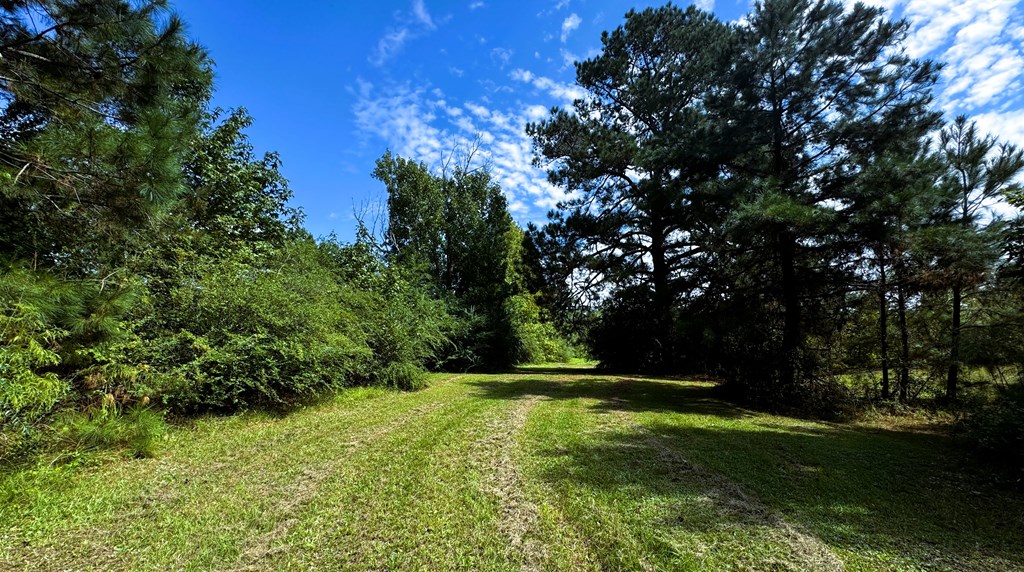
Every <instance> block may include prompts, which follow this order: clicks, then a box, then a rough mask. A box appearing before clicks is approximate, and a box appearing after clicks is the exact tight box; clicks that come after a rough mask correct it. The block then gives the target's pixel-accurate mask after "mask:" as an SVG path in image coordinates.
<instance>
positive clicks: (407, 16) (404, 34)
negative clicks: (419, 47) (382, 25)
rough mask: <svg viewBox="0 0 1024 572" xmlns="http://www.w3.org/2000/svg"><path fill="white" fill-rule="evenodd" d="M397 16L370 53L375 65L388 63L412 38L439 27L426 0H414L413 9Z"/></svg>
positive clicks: (371, 60) (372, 62) (371, 61)
mask: <svg viewBox="0 0 1024 572" xmlns="http://www.w3.org/2000/svg"><path fill="white" fill-rule="evenodd" d="M395 18H396V20H397V23H396V25H395V26H393V27H391V28H389V29H388V31H387V32H385V33H384V35H383V36H382V37H381V38H380V40H378V41H377V47H376V49H374V51H373V54H371V55H370V58H369V60H370V63H371V64H373V65H375V66H382V65H384V64H385V63H387V61H388V60H390V59H391V58H393V57H395V56H396V55H398V53H399V52H401V51H402V49H403V48H404V47H405V44H406V43H408V42H410V41H411V40H413V39H415V38H418V37H420V36H423V35H425V34H427V33H429V32H431V31H433V30H435V29H437V23H436V22H435V21H434V18H433V17H432V16H431V15H430V11H429V10H427V5H426V3H425V2H424V0H413V2H412V8H411V10H410V11H409V12H407V13H403V12H399V13H398V14H396V16H395Z"/></svg>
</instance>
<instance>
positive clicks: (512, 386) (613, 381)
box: [472, 370, 752, 417]
mask: <svg viewBox="0 0 1024 572" xmlns="http://www.w3.org/2000/svg"><path fill="white" fill-rule="evenodd" d="M559 371H564V370H559ZM528 373H538V372H535V371H530V372H528ZM588 373H590V374H593V373H594V372H593V371H589V372H588ZM472 385H473V386H475V387H476V388H477V389H478V391H479V396H480V397H483V398H485V399H520V398H524V397H528V396H541V397H546V398H549V399H591V400H596V402H597V403H596V404H595V405H594V406H593V407H594V409H597V410H602V411H624V412H639V411H649V412H663V413H673V412H674V413H693V414H698V415H715V416H719V417H746V416H750V415H752V413H750V412H748V411H745V410H743V409H741V408H738V407H736V406H734V405H730V404H728V403H725V402H723V401H721V400H719V399H716V398H715V394H716V387H715V386H714V385H713V384H710V383H704V382H679V381H668V380H663V379H654V378H649V379H641V378H637V377H629V378H619V377H578V378H573V379H567V380H564V381H554V380H551V379H544V378H530V377H526V378H521V379H508V380H486V381H477V382H473V383H472Z"/></svg>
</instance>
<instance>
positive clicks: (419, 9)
mask: <svg viewBox="0 0 1024 572" xmlns="http://www.w3.org/2000/svg"><path fill="white" fill-rule="evenodd" d="M412 14H413V16H415V17H416V21H417V22H419V23H420V24H423V25H424V26H426V27H427V28H429V29H431V30H433V29H434V28H436V27H437V26H436V25H435V24H434V19H433V18H432V17H431V16H430V12H428V11H427V5H426V4H425V3H424V2H423V0H412Z"/></svg>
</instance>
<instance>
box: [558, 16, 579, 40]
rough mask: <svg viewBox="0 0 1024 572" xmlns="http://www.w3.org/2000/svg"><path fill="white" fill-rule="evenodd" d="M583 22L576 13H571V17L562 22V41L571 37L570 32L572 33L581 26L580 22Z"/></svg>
mask: <svg viewBox="0 0 1024 572" xmlns="http://www.w3.org/2000/svg"><path fill="white" fill-rule="evenodd" d="M581 22H583V20H582V19H580V17H579V16H577V15H576V14H575V13H572V14H569V17H568V18H566V19H565V20H564V21H563V22H562V43H563V44H564V43H565V42H566V40H568V39H569V34H572V33H573V32H574V31H576V29H577V28H579V27H580V23H581Z"/></svg>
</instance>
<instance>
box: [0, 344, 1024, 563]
mask: <svg viewBox="0 0 1024 572" xmlns="http://www.w3.org/2000/svg"><path fill="white" fill-rule="evenodd" d="M431 381H432V384H431V386H430V387H429V388H428V389H426V390H423V391H419V392H415V393H398V392H389V391H383V390H374V389H359V390H351V391H347V392H344V393H342V394H341V395H340V396H339V397H338V398H337V399H335V400H333V401H331V402H330V403H325V404H321V405H318V406H314V407H310V408H307V409H304V410H301V411H298V412H295V413H292V414H290V415H286V416H282V417H275V416H269V415H263V414H247V415H239V416H234V417H219V418H206V419H200V420H197V421H196V422H194V423H191V424H189V426H187V427H178V428H176V429H173V430H171V431H170V432H169V433H168V434H167V435H166V436H165V437H163V439H162V441H161V442H160V443H159V447H158V451H157V453H156V455H155V457H153V458H140V459H132V458H127V457H125V456H121V457H112V456H106V457H103V459H104V460H103V462H98V463H93V464H88V465H74V464H72V465H68V464H55V465H52V466H51V465H48V464H41V465H39V466H38V467H35V468H33V469H31V470H24V469H23V470H20V471H19V472H17V473H9V474H7V475H4V476H3V477H2V483H3V484H2V485H0V487H2V488H0V523H3V524H2V525H0V526H2V527H3V529H2V531H0V532H2V534H0V570H6V569H15V570H21V569H26V570H52V569H58V570H63V569H68V570H91V569H96V570H109V569H114V570H167V569H182V570H210V569H219V570H235V569H258V570H310V569H316V570H394V569H401V570H450V569H460V570H522V569H532V570H644V569H657V570H721V569H724V570H729V569H736V570H835V569H842V568H845V569H849V570H935V569H939V570H1013V569H1022V570H1024V498H1022V497H1021V496H1020V495H1019V494H1015V493H1011V492H1009V491H1001V490H997V489H994V488H992V487H991V486H989V485H987V484H986V479H985V478H984V475H981V474H979V473H978V472H977V469H972V468H971V465H970V464H969V459H968V458H967V457H966V456H965V453H964V452H963V451H961V450H959V449H958V448H956V447H955V446H954V444H953V443H952V442H951V440H950V439H949V438H948V437H945V436H943V435H941V434H937V433H934V432H932V433H929V432H922V431H915V430H910V429H899V430H894V429H886V428H880V427H878V426H863V425H862V426H854V425H833V424H821V423H812V422H807V421H800V420H794V419H789V418H784V417H775V416H770V415H764V414H760V413H755V412H751V411H746V410H743V409H739V408H736V407H734V406H732V405H729V404H726V403H723V402H721V401H718V400H716V399H714V398H713V397H712V392H711V387H710V386H709V385H707V384H703V383H697V382H678V381H665V380H657V379H648V378H620V377H611V376H602V375H598V374H596V373H595V372H593V371H591V370H588V369H586V368H585V367H582V366H581V365H578V364H576V365H573V366H572V367H569V368H562V369H560V368H557V367H554V366H551V365H548V366H542V367H535V368H525V369H522V370H519V371H518V372H517V373H514V374H506V375H460V376H448V375H438V376H433V377H432V378H431Z"/></svg>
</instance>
